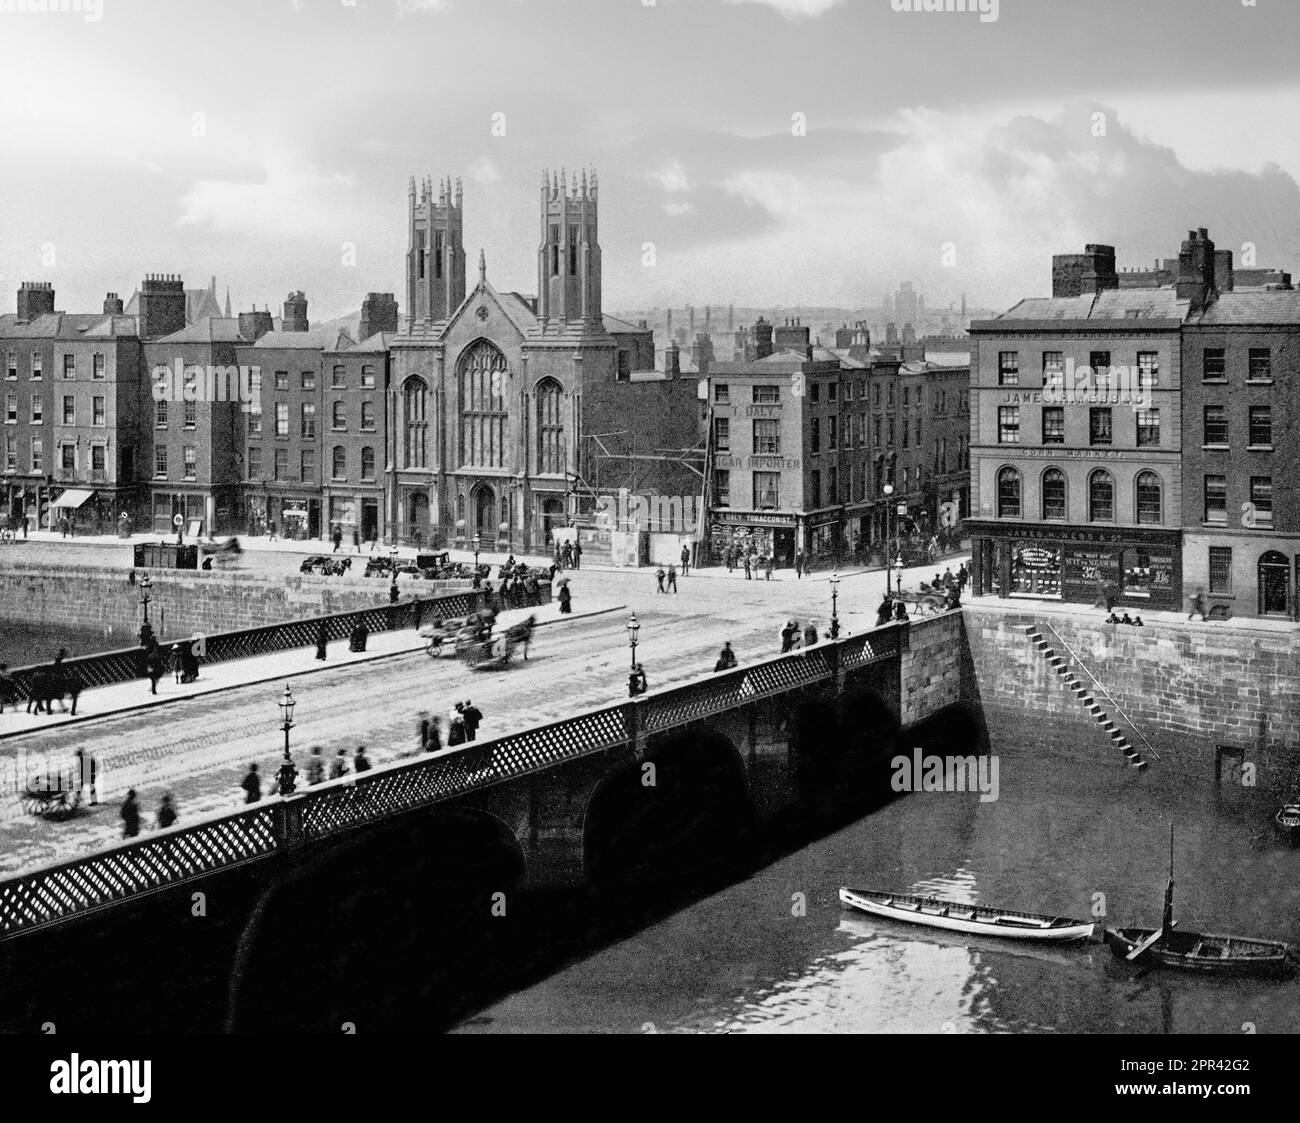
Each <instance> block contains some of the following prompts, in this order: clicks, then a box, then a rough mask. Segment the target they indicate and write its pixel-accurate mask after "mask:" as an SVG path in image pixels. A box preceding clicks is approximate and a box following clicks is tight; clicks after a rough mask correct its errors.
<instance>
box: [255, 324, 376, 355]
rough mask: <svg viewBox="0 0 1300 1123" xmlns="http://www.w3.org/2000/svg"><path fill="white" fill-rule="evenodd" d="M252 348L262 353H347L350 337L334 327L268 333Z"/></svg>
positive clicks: (351, 343) (350, 342) (351, 342)
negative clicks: (275, 351)
mask: <svg viewBox="0 0 1300 1123" xmlns="http://www.w3.org/2000/svg"><path fill="white" fill-rule="evenodd" d="M253 346H254V347H258V348H260V349H261V350H263V351H270V350H284V351H348V350H351V348H352V346H353V339H352V336H350V335H348V333H347V332H346V331H343V330H342V329H341V328H336V327H325V328H308V329H307V330H306V331H281V330H276V331H268V332H267V333H266V334H265V335H264V336H262V337H261V338H260V339H259V340H258V341H257V342H256V343H254V344H253Z"/></svg>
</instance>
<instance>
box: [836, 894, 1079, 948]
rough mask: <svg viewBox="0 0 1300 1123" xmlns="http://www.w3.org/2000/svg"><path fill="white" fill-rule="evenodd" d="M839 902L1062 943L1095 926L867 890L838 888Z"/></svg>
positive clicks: (932, 923)
mask: <svg viewBox="0 0 1300 1123" xmlns="http://www.w3.org/2000/svg"><path fill="white" fill-rule="evenodd" d="M840 904H841V905H843V906H844V907H845V908H851V909H855V910H857V911H858V912H865V913H868V914H869V915H871V916H879V917H883V918H885V919H887V920H898V921H901V922H903V923H905V924H919V925H923V926H925V927H927V928H940V929H943V930H945V931H948V932H964V933H967V934H968V935H972V936H993V937H996V938H998V939H1008V940H1034V941H1045V942H1051V943H1065V942H1069V941H1072V940H1086V939H1088V938H1089V937H1090V936H1091V935H1092V934H1093V930H1094V928H1095V925H1092V924H1085V923H1083V922H1082V921H1078V920H1071V919H1069V918H1068V917H1059V916H1043V915H1040V914H1037V913H1026V912H1016V911H1014V910H1000V909H994V908H987V907H985V906H982V905H978V906H972V905H965V904H961V903H959V902H957V901H945V900H941V899H939V898H935V897H910V896H907V895H905V894H893V893H886V892H880V891H877V890H869V889H841V890H840Z"/></svg>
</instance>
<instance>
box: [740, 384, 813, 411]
mask: <svg viewBox="0 0 1300 1123" xmlns="http://www.w3.org/2000/svg"><path fill="white" fill-rule="evenodd" d="M813 385H814V386H815V385H816V383H814V384H813ZM780 400H781V387H780V386H755V387H754V404H755V405H756V406H773V405H776V404H777V403H778V402H779V401H780ZM816 400H817V396H816V394H815V393H814V395H813V401H816Z"/></svg>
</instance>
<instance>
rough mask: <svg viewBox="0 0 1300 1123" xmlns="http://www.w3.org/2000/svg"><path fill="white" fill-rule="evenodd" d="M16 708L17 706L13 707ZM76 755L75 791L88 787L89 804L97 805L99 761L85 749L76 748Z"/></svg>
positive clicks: (81, 790)
mask: <svg viewBox="0 0 1300 1123" xmlns="http://www.w3.org/2000/svg"><path fill="white" fill-rule="evenodd" d="M14 708H15V709H17V707H16V706H15V707H14ZM76 757H77V764H76V768H77V791H78V792H83V791H85V789H86V788H89V789H90V806H91V807H97V806H99V790H98V788H97V787H96V780H97V778H98V776H99V762H98V761H96V760H95V758H94V757H93V756H87V755H86V750H85V749H78V750H77V752H76Z"/></svg>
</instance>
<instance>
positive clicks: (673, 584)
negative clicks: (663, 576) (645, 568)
mask: <svg viewBox="0 0 1300 1123" xmlns="http://www.w3.org/2000/svg"><path fill="white" fill-rule="evenodd" d="M668 588H669V589H671V590H672V591H673V592H674V593H675V592H677V567H676V566H675V565H673V563H672V562H669V563H668Z"/></svg>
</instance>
